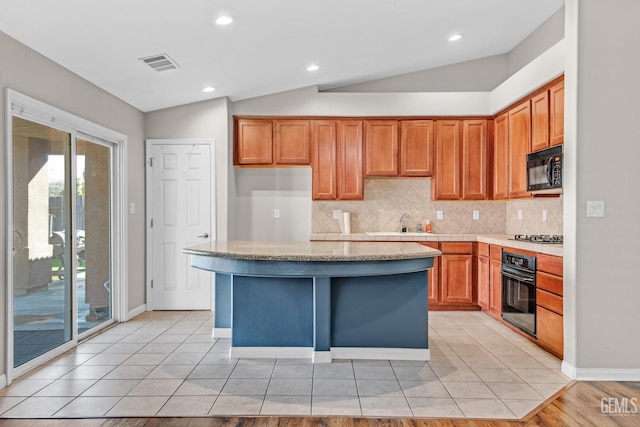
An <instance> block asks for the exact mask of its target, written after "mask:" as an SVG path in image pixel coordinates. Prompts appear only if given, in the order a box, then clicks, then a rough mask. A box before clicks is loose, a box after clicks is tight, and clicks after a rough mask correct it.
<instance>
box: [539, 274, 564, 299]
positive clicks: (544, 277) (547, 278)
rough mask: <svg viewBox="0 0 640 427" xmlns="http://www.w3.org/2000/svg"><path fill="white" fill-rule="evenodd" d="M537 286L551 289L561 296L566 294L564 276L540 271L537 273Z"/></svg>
mask: <svg viewBox="0 0 640 427" xmlns="http://www.w3.org/2000/svg"><path fill="white" fill-rule="evenodd" d="M536 286H537V287H538V288H540V289H544V290H545V291H549V292H552V293H554V294H558V295H560V296H562V295H564V292H563V291H562V290H563V280H562V277H558V276H554V275H552V274H548V273H545V272H542V271H538V272H537V273H536Z"/></svg>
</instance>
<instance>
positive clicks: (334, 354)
mask: <svg viewBox="0 0 640 427" xmlns="http://www.w3.org/2000/svg"><path fill="white" fill-rule="evenodd" d="M229 357H230V358H232V359H240V358H247V359H255V358H276V359H311V360H312V361H313V362H314V363H331V361H332V360H333V359H376V360H424V361H427V360H430V359H431V352H430V351H429V350H428V349H420V348H365V347H332V348H331V351H317V352H314V351H313V348H311V347H231V349H230V350H229Z"/></svg>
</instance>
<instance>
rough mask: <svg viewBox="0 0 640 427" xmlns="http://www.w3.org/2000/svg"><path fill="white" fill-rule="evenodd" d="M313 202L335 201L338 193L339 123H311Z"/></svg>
mask: <svg viewBox="0 0 640 427" xmlns="http://www.w3.org/2000/svg"><path fill="white" fill-rule="evenodd" d="M311 145H312V153H313V154H312V158H311V171H312V177H311V187H312V194H311V196H312V198H313V200H335V199H336V198H337V196H338V193H337V188H338V187H337V178H338V177H337V170H338V169H337V122H336V121H335V120H314V121H312V122H311Z"/></svg>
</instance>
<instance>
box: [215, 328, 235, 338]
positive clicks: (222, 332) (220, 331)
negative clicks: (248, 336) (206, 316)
mask: <svg viewBox="0 0 640 427" xmlns="http://www.w3.org/2000/svg"><path fill="white" fill-rule="evenodd" d="M211 337H212V338H231V328H213V331H212V332H211Z"/></svg>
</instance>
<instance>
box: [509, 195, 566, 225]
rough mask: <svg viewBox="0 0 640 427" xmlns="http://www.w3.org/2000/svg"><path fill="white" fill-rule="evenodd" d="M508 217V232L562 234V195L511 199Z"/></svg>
mask: <svg viewBox="0 0 640 427" xmlns="http://www.w3.org/2000/svg"><path fill="white" fill-rule="evenodd" d="M518 211H520V212H521V215H520V216H519V215H518ZM543 211H546V220H543ZM519 218H521V219H519ZM506 219H507V228H506V231H507V234H562V229H563V223H562V196H560V197H540V198H535V199H522V200H511V201H509V202H508V203H507V218H506Z"/></svg>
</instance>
